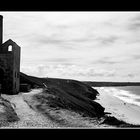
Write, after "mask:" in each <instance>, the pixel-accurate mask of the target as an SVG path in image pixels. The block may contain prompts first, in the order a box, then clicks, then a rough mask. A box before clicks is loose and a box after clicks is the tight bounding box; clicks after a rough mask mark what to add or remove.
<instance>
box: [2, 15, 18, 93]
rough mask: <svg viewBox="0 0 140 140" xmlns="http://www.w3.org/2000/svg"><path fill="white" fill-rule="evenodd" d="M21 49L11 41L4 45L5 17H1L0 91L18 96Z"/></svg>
mask: <svg viewBox="0 0 140 140" xmlns="http://www.w3.org/2000/svg"><path fill="white" fill-rule="evenodd" d="M19 74H20V47H19V46H18V45H17V44H16V43H15V42H14V41H12V40H11V39H9V40H7V41H6V42H4V43H3V16H1V15H0V89H1V93H3V94H10V95H12V94H17V93H18V92H19V88H20V75H19Z"/></svg>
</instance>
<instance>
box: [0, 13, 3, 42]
mask: <svg viewBox="0 0 140 140" xmlns="http://www.w3.org/2000/svg"><path fill="white" fill-rule="evenodd" d="M2 43H3V16H2V15H0V45H1V44H2Z"/></svg>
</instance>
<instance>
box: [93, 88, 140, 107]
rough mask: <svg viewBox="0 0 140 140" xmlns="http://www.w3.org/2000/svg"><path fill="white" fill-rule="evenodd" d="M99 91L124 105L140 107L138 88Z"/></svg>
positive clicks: (139, 91)
mask: <svg viewBox="0 0 140 140" xmlns="http://www.w3.org/2000/svg"><path fill="white" fill-rule="evenodd" d="M94 88H95V87H94ZM95 89H96V88H95ZM100 89H101V90H104V91H105V92H107V93H108V94H111V95H113V96H115V97H117V98H119V99H120V100H123V101H124V102H126V103H131V104H134V105H138V106H140V86H122V87H100Z"/></svg>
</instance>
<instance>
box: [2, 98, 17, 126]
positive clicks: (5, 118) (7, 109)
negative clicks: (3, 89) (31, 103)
mask: <svg viewBox="0 0 140 140" xmlns="http://www.w3.org/2000/svg"><path fill="white" fill-rule="evenodd" d="M18 120H19V118H18V116H17V114H16V112H15V110H14V106H13V105H12V104H11V103H10V102H9V101H8V100H6V99H4V98H2V97H0V127H1V126H4V125H8V123H9V122H15V121H18Z"/></svg>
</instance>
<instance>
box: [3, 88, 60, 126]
mask: <svg viewBox="0 0 140 140" xmlns="http://www.w3.org/2000/svg"><path fill="white" fill-rule="evenodd" d="M39 92H41V89H39V90H33V91H31V92H30V93H25V95H24V94H22V93H21V94H19V95H12V96H9V97H8V96H7V95H3V96H4V98H7V99H8V100H10V102H11V103H13V104H14V106H15V108H14V109H15V111H16V113H17V115H18V117H19V118H20V120H19V121H18V122H14V123H10V124H9V126H8V127H12V128H29V127H37V128H39V127H40V128H42V127H49V128H52V127H53V128H54V127H58V126H57V124H55V123H54V122H52V121H51V120H49V119H47V118H46V117H45V116H43V115H42V114H41V113H38V112H36V111H34V110H33V109H31V108H30V107H29V106H28V104H27V103H26V102H25V101H24V99H23V98H29V97H30V96H31V95H33V94H37V93H39Z"/></svg>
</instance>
